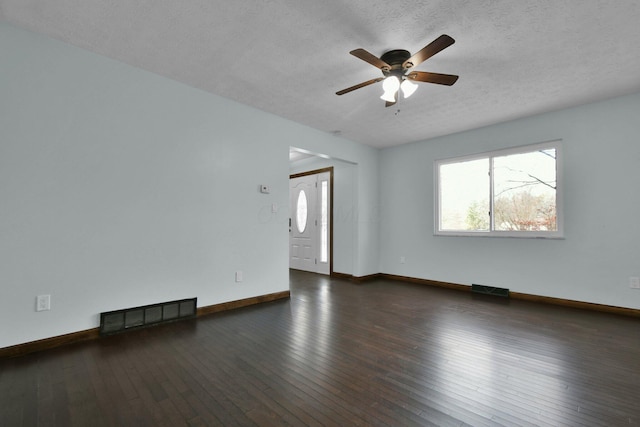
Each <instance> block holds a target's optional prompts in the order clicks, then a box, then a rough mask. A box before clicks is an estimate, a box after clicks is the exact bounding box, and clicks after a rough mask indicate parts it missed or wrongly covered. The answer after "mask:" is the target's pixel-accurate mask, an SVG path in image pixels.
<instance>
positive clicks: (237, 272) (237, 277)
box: [236, 271, 243, 282]
mask: <svg viewBox="0 0 640 427" xmlns="http://www.w3.org/2000/svg"><path fill="white" fill-rule="evenodd" d="M242 276H243V275H242V271H236V282H242V279H243V277H242Z"/></svg>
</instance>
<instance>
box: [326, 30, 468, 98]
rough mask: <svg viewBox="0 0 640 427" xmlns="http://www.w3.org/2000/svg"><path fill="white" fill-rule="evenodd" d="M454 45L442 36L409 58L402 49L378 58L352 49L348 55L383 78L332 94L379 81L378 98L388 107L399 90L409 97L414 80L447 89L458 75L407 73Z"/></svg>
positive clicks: (413, 88) (364, 51) (445, 36)
mask: <svg viewBox="0 0 640 427" xmlns="http://www.w3.org/2000/svg"><path fill="white" fill-rule="evenodd" d="M454 43H455V40H454V39H452V38H451V37H449V36H448V35H446V34H443V35H441V36H440V37H438V38H437V39H435V40H434V41H432V42H431V43H429V44H428V45H426V46H425V47H423V48H422V49H421V50H420V51H418V52H417V53H415V54H414V55H411V53H409V51H406V50H404V49H395V50H390V51H389V52H385V53H384V54H383V55H382V56H381V57H380V58H378V57H377V56H375V55H373V54H371V53H369V52H367V51H366V50H364V49H355V50H352V51H351V52H349V53H350V54H351V55H353V56H355V57H357V58H360V59H362V60H363V61H365V62H368V63H369V64H371V65H373V66H374V67H376V68H378V69H380V71H382V74H383V75H384V77H379V78H377V79H371V80H368V81H366V82H362V83H359V84H357V85H354V86H351V87H348V88H346V89H343V90H340V91H338V92H336V95H344V94H345V93H349V92H352V91H354V90H356V89H360V88H363V87H365V86H369V85H371V84H374V83H377V82H379V81H382V89H383V90H384V93H383V94H382V96H381V97H380V98H381V99H382V100H384V101H386V104H385V105H386V106H387V107H389V106H391V105H394V104H395V103H396V102H397V101H398V90H402V94H403V95H404V97H405V98H408V97H410V96H411V95H412V94H413V93H414V92H415V91H416V89H417V88H418V85H417V84H415V83H413V82H414V81H416V82H425V83H435V84H440V85H446V86H451V85H453V84H454V83H455V82H456V81H457V80H458V76H455V75H452V74H440V73H428V72H424V71H411V70H410V69H411V68H413V67H415V66H417V65H420V64H421V63H422V62H424V61H426V60H427V59H429V58H431V57H432V56H433V55H435V54H436V53H438V52H440V51H442V50H443V49H446V48H447V47H449V46H451V45H452V44H454Z"/></svg>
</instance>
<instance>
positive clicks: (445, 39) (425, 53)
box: [402, 34, 456, 70]
mask: <svg viewBox="0 0 640 427" xmlns="http://www.w3.org/2000/svg"><path fill="white" fill-rule="evenodd" d="M455 42H456V41H455V40H454V39H452V38H451V37H449V36H448V35H446V34H443V35H441V36H440V37H438V38H437V39H435V40H434V41H432V42H431V43H429V44H428V45H426V46H425V47H423V48H422V50H420V51H419V52H417V53H414V54H413V56H412V57H411V58H409V59H407V60H406V61H404V62H403V63H402V68H404V69H405V70H406V69H408V68H411V67H415V66H416V65H418V64H421V63H422V62H424V61H426V60H427V59H429V58H431V57H432V56H433V55H435V54H436V53H438V52H440V51H441V50H443V49H446V48H448V47H449V46H451V45H452V44H454V43H455Z"/></svg>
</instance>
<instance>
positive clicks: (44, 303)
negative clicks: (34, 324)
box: [36, 295, 51, 311]
mask: <svg viewBox="0 0 640 427" xmlns="http://www.w3.org/2000/svg"><path fill="white" fill-rule="evenodd" d="M46 310H51V295H38V296H37V297H36V311H46Z"/></svg>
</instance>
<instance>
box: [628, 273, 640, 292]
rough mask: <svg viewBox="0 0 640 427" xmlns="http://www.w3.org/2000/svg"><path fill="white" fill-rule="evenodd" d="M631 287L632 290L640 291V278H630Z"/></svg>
mask: <svg viewBox="0 0 640 427" xmlns="http://www.w3.org/2000/svg"><path fill="white" fill-rule="evenodd" d="M629 287H630V288H631V289H640V277H637V276H632V277H629Z"/></svg>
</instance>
